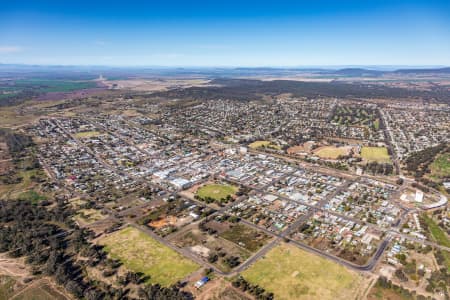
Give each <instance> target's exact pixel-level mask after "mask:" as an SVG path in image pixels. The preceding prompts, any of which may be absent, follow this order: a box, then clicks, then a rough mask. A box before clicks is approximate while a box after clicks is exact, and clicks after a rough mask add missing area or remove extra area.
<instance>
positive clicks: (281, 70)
mask: <svg viewBox="0 0 450 300" xmlns="http://www.w3.org/2000/svg"><path fill="white" fill-rule="evenodd" d="M50 73H52V74H55V73H58V74H59V75H62V76H63V75H64V74H66V75H67V76H69V77H71V76H73V75H74V74H78V75H82V74H83V75H90V76H93V75H95V76H98V75H99V74H103V75H104V76H105V77H107V78H108V77H116V76H119V77H124V78H125V77H146V76H149V77H157V76H205V77H212V78H217V77H236V76H237V77H242V76H244V77H245V76H290V75H301V74H308V75H313V76H314V75H318V76H327V77H328V76H329V77H333V76H336V77H381V76H386V75H450V67H409V68H395V67H387V66H386V67H384V66H379V67H377V66H370V67H365V66H364V67H343V68H333V67H327V66H324V67H305V68H301V67H295V68H294V67H292V68H291V67H236V68H226V67H183V68H181V67H162V66H148V67H114V66H62V65H54V66H46V65H25V64H1V63H0V77H5V76H14V75H23V76H28V77H30V76H35V75H40V76H43V75H44V76H45V74H50Z"/></svg>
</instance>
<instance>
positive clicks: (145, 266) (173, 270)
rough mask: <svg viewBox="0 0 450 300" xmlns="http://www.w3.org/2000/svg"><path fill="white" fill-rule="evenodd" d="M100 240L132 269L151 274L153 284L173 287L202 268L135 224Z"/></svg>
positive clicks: (113, 255)
mask: <svg viewBox="0 0 450 300" xmlns="http://www.w3.org/2000/svg"><path fill="white" fill-rule="evenodd" d="M99 243H100V244H102V245H105V250H106V251H107V252H108V254H109V255H110V256H111V257H113V258H115V259H119V260H120V261H122V262H123V264H124V266H125V267H126V268H128V269H129V270H132V271H134V272H142V273H144V274H145V275H148V276H150V279H149V282H150V283H152V284H156V283H159V284H161V285H162V286H170V285H172V284H175V283H176V282H177V281H179V280H182V279H183V278H185V277H186V276H187V275H189V274H190V273H192V272H194V271H196V270H198V269H199V266H198V265H197V264H196V263H194V262H192V261H190V260H188V259H186V258H185V257H183V256H181V255H180V254H178V253H177V252H175V251H174V250H172V249H170V248H169V247H167V246H165V245H163V244H161V243H159V242H158V241H156V240H154V239H153V238H151V237H150V236H148V235H147V234H145V233H143V232H141V231H140V230H138V229H136V228H133V227H126V228H124V229H122V230H120V231H116V232H114V233H112V234H110V235H108V236H106V237H105V238H103V239H101V240H100V241H99Z"/></svg>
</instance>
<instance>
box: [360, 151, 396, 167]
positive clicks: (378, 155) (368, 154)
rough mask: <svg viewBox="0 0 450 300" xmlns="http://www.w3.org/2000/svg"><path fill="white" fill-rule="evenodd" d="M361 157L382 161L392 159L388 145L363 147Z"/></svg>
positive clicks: (385, 161)
mask: <svg viewBox="0 0 450 300" xmlns="http://www.w3.org/2000/svg"><path fill="white" fill-rule="evenodd" d="M361 157H362V158H363V159H365V160H368V161H376V162H380V163H387V162H390V161H391V159H390V157H389V154H388V150H387V148H386V147H362V149H361Z"/></svg>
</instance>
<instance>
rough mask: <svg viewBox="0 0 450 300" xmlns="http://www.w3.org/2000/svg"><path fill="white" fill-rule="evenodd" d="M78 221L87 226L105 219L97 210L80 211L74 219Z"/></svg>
mask: <svg viewBox="0 0 450 300" xmlns="http://www.w3.org/2000/svg"><path fill="white" fill-rule="evenodd" d="M74 218H75V220H76V221H78V222H79V223H81V224H84V225H87V224H91V223H94V222H96V221H99V220H102V219H104V218H105V216H104V215H102V214H101V212H100V211H98V210H96V209H92V208H90V209H80V210H79V211H78V213H77V214H76V216H75V217H74Z"/></svg>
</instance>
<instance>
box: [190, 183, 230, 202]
mask: <svg viewBox="0 0 450 300" xmlns="http://www.w3.org/2000/svg"><path fill="white" fill-rule="evenodd" d="M237 191H238V188H237V187H235V186H232V185H225V184H207V185H205V186H202V187H201V188H199V189H198V191H197V195H198V196H199V197H200V198H202V199H204V198H207V197H210V198H212V199H214V200H216V201H219V200H221V199H225V198H226V197H227V196H233V195H234V194H235V193H236V192H237Z"/></svg>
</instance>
